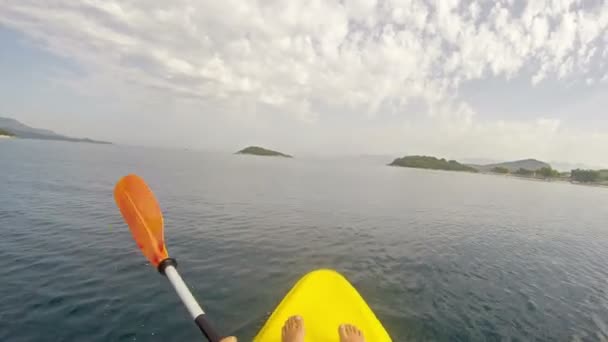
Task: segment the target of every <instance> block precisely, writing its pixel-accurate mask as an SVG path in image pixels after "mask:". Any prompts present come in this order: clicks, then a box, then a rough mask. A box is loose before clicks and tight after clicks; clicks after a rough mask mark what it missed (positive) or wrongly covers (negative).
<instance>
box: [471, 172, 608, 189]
mask: <svg viewBox="0 0 608 342" xmlns="http://www.w3.org/2000/svg"><path fill="white" fill-rule="evenodd" d="M479 174H482V175H490V176H497V177H506V178H512V179H521V180H526V181H533V182H545V183H568V184H572V185H583V186H591V187H597V188H608V184H601V183H581V182H574V181H572V180H570V179H563V178H537V177H526V176H518V175H514V174H500V173H493V172H479Z"/></svg>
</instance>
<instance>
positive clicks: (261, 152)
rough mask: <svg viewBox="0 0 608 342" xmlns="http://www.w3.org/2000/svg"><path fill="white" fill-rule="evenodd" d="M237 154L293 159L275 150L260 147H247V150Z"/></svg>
mask: <svg viewBox="0 0 608 342" xmlns="http://www.w3.org/2000/svg"><path fill="white" fill-rule="evenodd" d="M236 154H252V155H255V156H265V157H283V158H292V156H290V155H288V154H285V153H281V152H277V151H273V150H268V149H265V148H262V147H259V146H249V147H246V148H244V149H242V150H240V151H238V152H236Z"/></svg>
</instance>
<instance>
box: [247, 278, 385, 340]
mask: <svg viewBox="0 0 608 342" xmlns="http://www.w3.org/2000/svg"><path fill="white" fill-rule="evenodd" d="M293 315H300V316H302V317H303V319H304V327H305V331H306V337H305V339H304V340H305V342H318V341H327V342H333V341H336V342H338V341H339V336H338V326H339V325H340V324H343V323H350V324H354V325H356V326H357V327H358V328H359V329H360V330H361V331H362V332H363V334H364V336H365V340H366V341H374V342H390V341H391V338H390V337H389V335H388V333H387V332H386V330H385V329H384V327H383V326H382V323H380V321H379V320H378V318H376V315H375V314H374V312H373V311H372V310H371V309H370V307H369V306H368V305H367V303H366V302H365V300H363V298H362V297H361V295H360V294H359V293H358V292H357V290H355V288H354V287H353V286H352V285H351V284H350V283H349V282H348V280H346V278H344V277H343V276H342V275H341V274H339V273H338V272H336V271H333V270H328V269H321V270H316V271H313V272H310V273H308V274H307V275H305V276H304V277H303V278H302V279H300V280H299V281H298V282H297V283H296V285H294V287H293V288H292V289H291V290H290V291H289V293H288V294H287V295H286V296H285V298H283V300H282V301H281V303H280V304H279V305H278V306H277V308H276V309H275V310H274V312H273V313H272V315H270V317H269V318H268V320H267V321H266V324H265V325H264V326H263V327H262V329H261V330H260V332H259V333H258V335H257V336H256V337H255V338H254V342H280V341H281V329H282V327H283V324H284V323H285V321H286V320H287V319H288V318H289V317H290V316H293Z"/></svg>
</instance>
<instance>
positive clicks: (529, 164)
mask: <svg viewBox="0 0 608 342" xmlns="http://www.w3.org/2000/svg"><path fill="white" fill-rule="evenodd" d="M389 165H391V166H403V167H413V168H419V169H431V170H447V171H468V172H482V173H490V174H500V175H511V176H514V177H518V178H527V179H535V180H545V181H566V182H571V183H582V184H591V185H604V186H608V169H607V170H581V169H576V170H572V171H571V172H559V171H558V170H555V169H554V168H552V167H551V165H549V164H547V163H545V162H542V161H539V160H536V159H524V160H517V161H512V162H505V163H495V164H488V165H473V164H471V165H465V164H461V163H459V162H457V161H455V160H446V159H443V158H442V159H438V158H435V157H431V156H406V157H403V158H397V159H395V160H394V161H393V162H392V163H390V164H389Z"/></svg>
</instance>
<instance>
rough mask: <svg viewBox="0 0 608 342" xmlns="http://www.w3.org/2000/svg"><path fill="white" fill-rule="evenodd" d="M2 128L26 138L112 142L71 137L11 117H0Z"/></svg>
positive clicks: (0, 127) (98, 142)
mask: <svg viewBox="0 0 608 342" xmlns="http://www.w3.org/2000/svg"><path fill="white" fill-rule="evenodd" d="M0 129H2V130H5V131H8V132H10V133H12V134H13V135H15V136H16V137H17V138H24V139H40V140H62V141H72V142H86V143H93V144H111V143H110V142H107V141H98V140H93V139H89V138H71V137H66V136H64V135H61V134H57V133H55V132H53V131H49V130H48V129H41V128H34V127H30V126H27V125H24V124H22V123H21V122H19V121H17V120H15V119H11V118H2V117H0Z"/></svg>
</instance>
